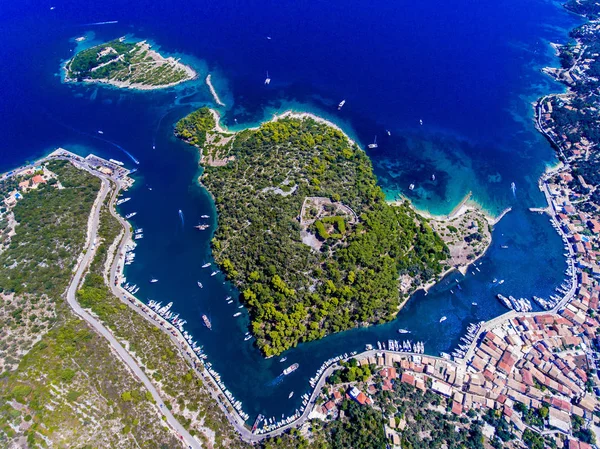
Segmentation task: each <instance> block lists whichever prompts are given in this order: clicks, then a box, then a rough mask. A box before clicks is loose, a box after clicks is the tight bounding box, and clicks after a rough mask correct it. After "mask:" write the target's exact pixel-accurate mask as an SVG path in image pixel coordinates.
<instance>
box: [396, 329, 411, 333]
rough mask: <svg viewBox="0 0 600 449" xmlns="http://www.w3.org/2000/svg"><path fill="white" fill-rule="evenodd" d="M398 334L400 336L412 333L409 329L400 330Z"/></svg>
mask: <svg viewBox="0 0 600 449" xmlns="http://www.w3.org/2000/svg"><path fill="white" fill-rule="evenodd" d="M398 333H399V334H410V331H409V330H408V329H398Z"/></svg>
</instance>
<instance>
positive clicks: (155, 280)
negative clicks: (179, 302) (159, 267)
mask: <svg viewBox="0 0 600 449" xmlns="http://www.w3.org/2000/svg"><path fill="white" fill-rule="evenodd" d="M155 282H158V279H150V283H151V284H154V283H155Z"/></svg>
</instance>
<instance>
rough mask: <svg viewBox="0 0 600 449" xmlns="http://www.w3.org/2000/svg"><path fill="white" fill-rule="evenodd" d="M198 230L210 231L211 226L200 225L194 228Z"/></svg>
mask: <svg viewBox="0 0 600 449" xmlns="http://www.w3.org/2000/svg"><path fill="white" fill-rule="evenodd" d="M194 227H195V228H196V229H198V230H199V231H204V230H205V229H208V228H209V227H210V225H207V224H199V225H197V226H194Z"/></svg>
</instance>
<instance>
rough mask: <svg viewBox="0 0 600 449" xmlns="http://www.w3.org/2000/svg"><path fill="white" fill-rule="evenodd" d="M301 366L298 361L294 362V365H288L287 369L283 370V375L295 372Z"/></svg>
mask: <svg viewBox="0 0 600 449" xmlns="http://www.w3.org/2000/svg"><path fill="white" fill-rule="evenodd" d="M299 366H300V365H299V364H297V363H294V364H293V365H291V366H288V367H287V368H286V369H284V370H283V375H284V376H287V375H288V374H290V373H293V372H294V371H296V370H297V369H298V367H299Z"/></svg>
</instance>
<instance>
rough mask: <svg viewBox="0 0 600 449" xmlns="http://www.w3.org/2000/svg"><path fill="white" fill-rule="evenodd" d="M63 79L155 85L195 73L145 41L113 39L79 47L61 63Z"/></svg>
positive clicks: (136, 86)
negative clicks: (166, 56)
mask: <svg viewBox="0 0 600 449" xmlns="http://www.w3.org/2000/svg"><path fill="white" fill-rule="evenodd" d="M65 70H66V78H65V79H66V81H78V82H101V83H108V84H112V85H114V86H117V87H131V88H137V89H158V88H163V87H168V86H173V85H175V84H179V83H181V82H184V81H187V80H190V79H192V78H194V77H195V76H196V73H195V72H194V71H193V70H192V69H191V68H190V67H188V66H186V65H183V64H181V63H180V62H179V61H178V60H176V59H174V58H171V57H170V58H164V57H163V56H161V55H160V54H159V53H158V52H156V51H154V50H152V49H151V48H150V45H149V44H148V43H147V42H146V41H142V42H136V43H130V42H126V41H125V40H124V39H116V40H113V41H110V42H107V43H104V44H100V45H96V46H94V47H91V48H88V49H86V50H82V51H80V52H79V53H77V54H76V55H75V56H74V57H73V59H71V60H70V61H68V62H67V63H66V65H65Z"/></svg>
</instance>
